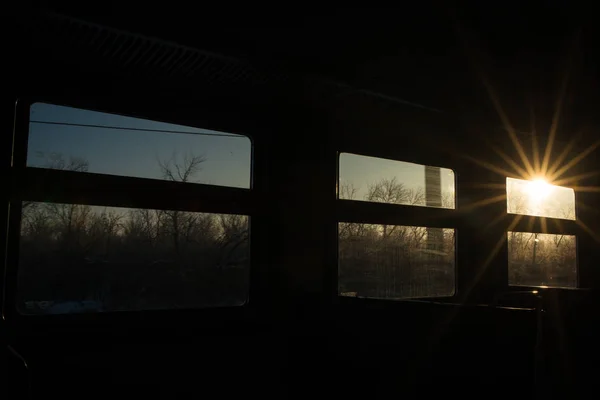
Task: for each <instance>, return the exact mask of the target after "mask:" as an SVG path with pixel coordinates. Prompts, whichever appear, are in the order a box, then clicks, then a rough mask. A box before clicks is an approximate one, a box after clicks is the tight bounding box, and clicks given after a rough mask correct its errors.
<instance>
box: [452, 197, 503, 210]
mask: <svg viewBox="0 0 600 400" xmlns="http://www.w3.org/2000/svg"><path fill="white" fill-rule="evenodd" d="M503 200H504V201H506V194H500V195H498V196H494V197H490V198H488V199H483V200H479V201H476V202H474V203H471V204H467V205H466V206H464V207H462V208H461V211H471V210H473V209H474V208H477V207H482V206H487V205H489V204H493V203H498V202H500V201H503Z"/></svg>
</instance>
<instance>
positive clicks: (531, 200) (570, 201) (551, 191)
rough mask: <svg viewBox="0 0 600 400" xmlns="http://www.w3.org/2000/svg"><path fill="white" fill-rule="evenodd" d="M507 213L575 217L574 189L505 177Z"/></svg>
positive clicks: (564, 217)
mask: <svg viewBox="0 0 600 400" xmlns="http://www.w3.org/2000/svg"><path fill="white" fill-rule="evenodd" d="M506 186H507V190H508V196H507V208H508V212H509V213H513V214H524V215H534V216H539V217H548V218H561V219H572V220H574V219H575V191H574V190H573V189H572V188H567V187H562V186H555V185H550V184H548V183H545V182H542V181H537V182H536V181H533V182H532V181H527V180H523V179H514V178H506Z"/></svg>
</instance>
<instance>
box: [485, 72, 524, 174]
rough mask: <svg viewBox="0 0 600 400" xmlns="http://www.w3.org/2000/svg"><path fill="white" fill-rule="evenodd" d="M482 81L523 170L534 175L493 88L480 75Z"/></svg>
mask: <svg viewBox="0 0 600 400" xmlns="http://www.w3.org/2000/svg"><path fill="white" fill-rule="evenodd" d="M482 81H483V84H484V86H485V88H486V89H487V92H488V95H489V96H490V99H491V100H492V103H493V105H494V108H495V109H496V112H497V113H498V116H499V117H500V120H501V121H502V124H503V125H504V128H505V129H506V131H507V133H508V136H509V138H510V140H511V142H512V144H513V146H515V149H516V150H517V153H518V154H519V157H520V158H521V162H522V163H523V165H524V166H525V169H526V170H527V172H528V173H529V175H534V173H535V171H534V169H533V167H532V165H531V163H530V162H529V159H528V158H527V154H526V153H525V149H524V148H523V145H522V144H521V141H520V140H519V138H518V137H517V134H516V133H515V130H514V128H513V126H512V125H511V123H510V121H509V119H508V116H507V115H506V113H505V112H504V109H503V108H502V105H501V104H500V100H499V99H498V96H497V95H496V93H495V91H494V88H493V87H492V85H491V84H490V82H489V80H488V79H487V78H486V77H484V76H483V75H482Z"/></svg>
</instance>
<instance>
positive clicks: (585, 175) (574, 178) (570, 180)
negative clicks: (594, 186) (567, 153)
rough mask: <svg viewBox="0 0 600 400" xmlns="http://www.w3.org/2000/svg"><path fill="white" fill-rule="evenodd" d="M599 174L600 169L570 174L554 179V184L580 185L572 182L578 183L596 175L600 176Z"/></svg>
mask: <svg viewBox="0 0 600 400" xmlns="http://www.w3.org/2000/svg"><path fill="white" fill-rule="evenodd" d="M598 175H600V171H590V172H586V173H583V174H579V175H575V176H570V177H568V178H563V179H559V180H556V181H553V182H552V184H553V185H556V186H569V187H573V186H578V185H571V184H572V183H576V182H578V181H580V180H582V179H587V178H593V177H594V176H598ZM582 187H584V186H582Z"/></svg>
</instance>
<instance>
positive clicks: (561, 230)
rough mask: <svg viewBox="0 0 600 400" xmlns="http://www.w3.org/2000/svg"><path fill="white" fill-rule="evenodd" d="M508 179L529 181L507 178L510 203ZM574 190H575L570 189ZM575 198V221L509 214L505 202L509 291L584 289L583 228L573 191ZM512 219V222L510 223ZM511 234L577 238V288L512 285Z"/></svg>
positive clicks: (520, 177) (506, 185)
mask: <svg viewBox="0 0 600 400" xmlns="http://www.w3.org/2000/svg"><path fill="white" fill-rule="evenodd" d="M507 178H512V179H519V180H524V181H527V179H524V178H523V177H522V176H518V175H516V174H511V175H510V176H507V177H505V179H504V182H505V188H504V193H505V194H506V198H507V201H508V184H507V183H506V181H507ZM561 187H565V188H569V187H568V186H561ZM569 189H573V188H569ZM573 197H574V200H575V201H574V204H573V208H574V212H575V219H574V220H571V219H563V218H554V217H541V216H534V215H526V214H517V213H509V212H508V202H507V201H505V202H504V203H503V204H504V208H505V216H506V218H505V219H506V222H505V224H507V223H508V225H506V238H507V239H506V246H505V247H506V249H505V250H506V258H507V265H506V286H507V287H508V290H509V291H519V290H523V289H532V290H535V289H544V290H549V289H551V290H580V289H582V287H581V286H582V281H581V273H580V272H581V271H580V257H579V254H580V251H579V250H580V245H579V241H580V238H581V228H580V227H579V225H578V224H577V221H578V219H579V212H578V207H577V197H578V196H577V191H576V190H575V189H573ZM510 219H512V222H511V221H510ZM510 232H514V233H530V234H536V233H537V234H550V235H569V236H574V237H575V270H576V282H577V284H576V286H575V287H558V286H543V285H538V286H527V285H511V284H510V283H509V282H508V268H509V265H508V260H509V257H510V254H509V249H508V234H509V233H510Z"/></svg>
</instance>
